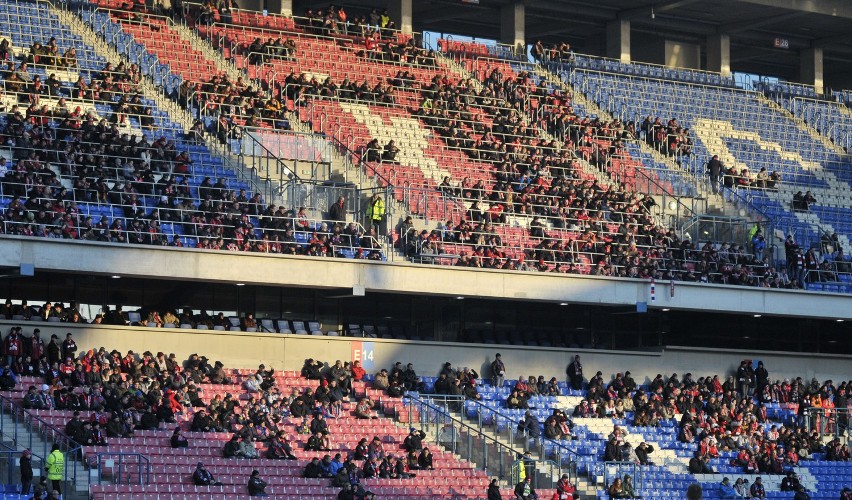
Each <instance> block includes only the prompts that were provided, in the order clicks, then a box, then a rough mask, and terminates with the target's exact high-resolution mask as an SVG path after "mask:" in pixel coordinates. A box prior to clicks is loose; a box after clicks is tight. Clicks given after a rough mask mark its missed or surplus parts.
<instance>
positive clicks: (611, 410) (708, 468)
mask: <svg viewBox="0 0 852 500" xmlns="http://www.w3.org/2000/svg"><path fill="white" fill-rule="evenodd" d="M6 312H9V314H6ZM27 313H29V314H38V315H41V314H42V313H44V314H45V317H51V316H56V317H60V318H62V319H63V320H66V321H67V320H68V318H71V317H74V316H78V315H79V313H78V312H77V311H76V309H75V305H74V304H73V303H72V304H70V306H69V308H68V309H67V310H66V309H65V308H64V307H63V304H46V305H45V306H43V307H41V308H29V307H28V306H27V305H26V304H25V303H24V304H21V305H20V306H18V307H17V308H16V307H15V306H13V305H12V304H11V303H9V302H7V304H6V305H5V306H4V316H10V315H17V314H27ZM106 319H107V321H126V319H125V317H124V316H123V312H122V311H121V308H116V311H113V312H109V313H108V315H107V317H106ZM3 355H4V356H3V359H2V361H0V364H2V367H0V385H2V386H3V387H4V388H11V387H14V386H15V385H16V383H17V382H18V378H19V377H20V376H37V377H41V378H43V381H44V383H43V385H40V386H39V385H32V386H30V387H28V388H27V390H26V392H25V394H24V395H23V397H22V405H23V406H24V407H25V408H29V409H40V410H46V409H65V410H74V411H75V414H74V416H73V417H72V418H71V419H70V420H69V421H68V423H67V424H66V427H65V431H66V434H67V435H68V436H69V437H71V438H72V439H73V440H74V441H75V442H78V443H80V444H82V445H84V446H92V447H97V446H105V445H107V443H109V441H110V439H111V438H132V437H133V436H134V434H135V432H136V431H138V430H151V429H157V428H159V427H160V426H161V425H162V424H177V423H178V422H179V421H183V420H186V421H188V422H189V429H188V430H190V431H191V432H228V433H231V434H232V438H231V439H230V440H229V441H228V442H227V443H226V444H225V445H224V448H223V450H222V453H223V456H224V457H228V458H234V459H239V458H242V459H256V458H260V457H261V456H263V457H265V458H269V459H282V460H293V459H295V458H296V456H295V453H294V446H295V445H294V443H291V442H290V441H289V440H288V438H287V434H286V432H284V429H283V427H282V426H283V425H284V424H285V423H286V422H294V423H295V430H296V432H297V433H299V434H303V435H305V436H307V440H306V443H305V450H307V451H313V452H317V453H321V454H322V453H323V452H325V453H324V454H322V455H321V456H320V455H318V456H316V457H315V458H314V459H313V460H311V462H310V463H309V464H308V465H307V466H306V467H305V471H304V474H305V477H325V478H330V479H332V484H334V485H335V486H338V487H341V488H343V489H344V491H346V492H347V493H348V492H357V491H362V490H363V487H362V486H361V483H360V481H361V479H364V478H373V477H379V478H385V479H396V478H410V477H415V476H416V474H417V471H418V470H423V469H430V468H432V467H433V465H432V459H431V453H430V451H429V450H428V447H427V446H424V443H423V440H424V438H425V435H424V434H423V433H422V432H420V431H418V430H417V429H416V428H413V427H412V428H411V429H410V433H409V435H408V436H407V437H406V439H405V441H404V442H403V443H402V447H403V448H404V452H400V453H397V454H394V453H393V450H386V449H385V444H384V443H383V441H382V439H381V438H379V437H378V436H374V437H372V438H370V437H365V438H363V439H361V440H360V441H359V443H358V444H357V446H356V447H355V448H354V450H353V452H352V454H351V456H348V457H343V456H342V454H340V453H337V454H335V455H333V454H332V453H331V450H334V449H337V446H336V445H334V444H333V440H334V436H332V435H331V433H330V431H329V429H330V427H329V423H328V422H329V421H333V420H334V419H338V418H342V417H345V416H347V415H352V416H354V417H356V418H359V419H374V418H377V417H378V414H377V412H376V410H377V404H376V403H375V402H374V401H372V400H371V399H370V398H369V397H368V396H367V395H364V396H360V395H356V394H355V391H354V384H355V383H356V382H361V381H365V380H366V372H365V370H364V369H363V368H362V367H361V365H360V363H359V362H357V361H356V362H353V363H348V362H346V363H344V362H342V361H340V360H338V361H336V362H335V363H334V364H328V365H327V364H325V363H324V362H322V361H318V360H314V359H307V360H305V363H304V366H303V368H302V370H301V376H302V377H304V378H306V379H308V380H316V381H318V382H319V385H318V387H317V388H316V389H315V390H314V389H312V388H305V389H304V390H299V389H296V388H293V389H292V390H291V391H289V392H290V393H289V394H285V393H284V392H283V391H282V389H281V388H280V387H279V385H278V382H277V380H276V377H275V371H274V369H273V368H271V367H269V368H267V367H266V366H265V365H260V366H259V367H258V369H257V370H256V371H255V372H254V374H252V375H250V376H247V377H244V378H243V379H242V382H241V385H242V389H243V390H245V392H246V393H248V398H247V399H241V398H238V397H235V396H234V395H233V394H227V395H225V396H224V397H223V396H222V395H221V394H217V395H215V396H214V397H213V398H212V399H210V400H209V401H206V400H205V399H207V398H204V397H203V396H204V391H203V389H202V388H201V384H207V383H211V384H234V383H237V380H236V379H235V378H233V376H232V375H231V374H230V371H229V370H226V369H225V368H224V365H223V363H221V362H218V361H217V362H211V360H209V359H207V358H206V357H203V356H199V355H197V354H193V355H191V356H190V357H189V358H188V359H187V360H186V361H183V362H181V361H179V360H178V359H177V358H176V356H175V355H174V354H171V355H166V354H165V353H163V352H158V353H156V354H153V353H151V352H148V351H146V352H144V353H141V354H138V353H134V352H133V351H128V352H127V353H121V352H119V351H115V350H113V351H107V350H106V349H105V348H100V349H98V350H89V351H87V352H85V353H82V355H81V353H78V348H77V345H76V342H75V340H74V338H73V336H72V334H70V333H69V334H67V336H66V337H65V339H60V338H59V337H58V336H56V335H53V336H52V337H51V338H50V339H49V341H48V342H45V340H43V339H41V338H40V332H39V330H38V329H35V330H34V331H33V335H32V336H31V337H25V336H24V335H23V333H22V329H21V328H19V327H14V328H12V329H11V331H10V333H9V334H8V335H7V336H6V337H5V338H4V341H3ZM491 370H492V371H493V372H494V373H492V374H491V375H492V377H494V380H497V381H502V379H501V378H500V377H502V376H503V374H504V373H505V370H506V367H505V365H504V364H503V363H502V359H495V361H494V363H493V364H492V367H491ZM566 373H567V374H568V384H569V386H571V387H572V388H573V387H577V386H580V387H581V388H582V389H584V396H583V400H582V402H581V403H580V404H578V405H577V406H576V407H575V408H574V410H573V412H571V411H570V410H562V409H560V408H554V409H553V412H552V415H550V416H548V418H547V419H546V420H545V421H544V423H543V424H542V423H540V422H539V421H538V419H537V418H536V416H535V414H533V413H532V412H530V411H527V412H526V413H525V415H524V417H523V418H522V419H521V420H520V422H519V424H518V432H522V433H525V434H526V435H527V436H528V437H531V438H534V439H539V438H546V439H572V428H573V427H574V423H573V422H572V419H571V417H573V418H631V419H632V422H631V423H632V425H635V426H659V425H661V422H662V421H663V420H671V419H674V418H678V419H679V423H678V434H677V436H678V440H679V441H680V442H682V443H688V444H691V445H694V446H695V451H694V456H693V458H692V459H691V460H690V463H689V471H690V472H692V473H695V474H701V473H712V472H713V467H712V465H711V462H712V460H714V459H717V458H719V457H720V456H721V453H722V452H734V453H736V455H735V458H733V459H732V460H731V465H735V466H738V467H741V468H742V470H743V472H744V473H753V474H785V473H787V472H788V471H789V470H790V468H791V467H793V466H796V465H797V464H799V462H800V461H803V460H809V459H811V458H812V456H813V454H814V453H821V454H822V459H823V460H835V461H848V460H850V455H849V449H848V445H845V444H843V443H842V442H841V441H840V440H839V439H834V440H832V441H830V442H828V443H826V444H823V442H822V435H823V432H825V431H827V430H828V428H829V426H837V428H838V431H840V432H841V433H842V431H844V430H846V429H848V425H849V421H848V413H843V412H841V413H836V414H835V413H834V410H835V409H836V408H846V407H847V406H848V403H849V400H848V396H847V392H848V391H849V389H850V387H852V383H850V382H845V381H844V382H841V383H839V385H835V384H834V382H833V381H832V380H826V381H823V382H819V381H818V380H817V379H812V380H810V381H809V382H808V381H804V380H802V378H795V379H784V380H783V381H782V380H780V379H776V380H773V379H772V378H771V377H770V374H769V371H768V369H767V368H766V367H765V366H764V364H763V363H762V362H758V363H757V364H756V365H755V364H753V363H752V361H751V360H743V361H742V363H741V364H740V367H739V369H738V370H737V371H736V372H735V373H734V374H732V375H729V376H727V377H724V376H721V377H720V375H707V376H701V377H698V378H694V377H693V375H692V374H691V373H686V374H684V375H683V376H682V377H680V376H678V374H672V375H671V376H668V377H666V376H663V375H662V374H658V375H657V376H656V377H654V378H653V379H652V380H651V381H650V383H649V384H647V386H645V385H640V384H638V383H637V382H636V380H635V379H634V378H633V377H632V375H631V373H630V372H629V371H626V372H624V373H618V374H616V375H615V376H614V377H612V378H611V379H610V380H605V379H604V376H603V373H602V372H601V371H597V372H596V373H595V375H594V376H592V377H591V378H590V379H589V380H588V381H586V380H585V379H584V376H583V367H582V365H581V364H580V360H579V358H576V359H574V360H572V363H571V365H570V366H569V367H568V369H567V370H566ZM480 383H481V377H480V374H479V373H477V372H476V370H473V369H471V368H468V367H462V368H456V367H454V366H453V365H452V364H451V363H449V362H448V363H445V364H444V365H443V366H442V367H441V369H440V371H439V374H438V378H437V380H436V381H435V383H434V392H435V393H436V394H446V395H454V396H460V397H461V399H467V400H479V399H482V398H481V395H480V393H479V390H478V385H479V384H480ZM371 386H372V388H373V389H376V390H381V391H383V392H384V393H385V394H386V395H387V396H388V397H390V398H398V397H401V396H402V395H403V394H404V393H405V392H406V391H417V392H424V391H426V390H427V387H426V384H424V382H423V380H422V378H421V377H420V376H419V375H418V374H417V372H416V371H415V369H414V366H413V364H411V363H408V364H407V365H404V364H403V363H402V362H397V363H395V364H394V366H393V367H392V368H391V369H390V370H388V369H384V368H383V369H381V370H380V371H378V372H377V373H376V375H375V377H374V378H373V380H372V381H371ZM510 386H511V391H510V393H509V396H508V398H507V400H506V402H505V404H506V406H507V407H509V408H525V405H527V401H529V399H530V398H532V397H534V396H536V395H544V396H556V395H559V394H560V393H561V391H560V388H559V384H558V382H557V380H556V378H555V377H552V378H551V379H550V380H547V379H546V378H545V377H544V376H538V377H536V376H528V377H523V376H522V377H519V378H518V379H517V381H515V382H513V383H511V384H510ZM769 403H783V404H788V403H789V404H797V405H798V407H797V412H798V413H797V415H798V418H797V421H796V423H795V424H790V423H780V422H774V421H770V419H769V416H768V414H767V407H766V405H767V404H769ZM526 407H528V406H526ZM189 409H192V411H190V410H189ZM457 409H460V407H459V408H457ZM809 409H818V410H822V411H823V412H828V413H812V412H809V411H808V410H809ZM83 411H86V412H89V413H90V417H88V418H81V416H80V415H81V413H80V412H83ZM350 412H351V413H350ZM569 413H570V415H571V417H569ZM184 415H185V416H184ZM190 415H191V418H190ZM626 435H627V431H626V429H624V427H620V426H618V425H616V426H615V427H614V429H613V432H612V433H611V434H610V436H609V438H608V440H607V444H606V447H605V450H604V452H605V453H604V456H605V460H611V461H625V460H627V461H633V462H635V463H637V464H639V465H649V464H652V463H653V462H652V461H651V458H650V456H651V454H652V453H653V452H654V451H655V450H654V448H653V447H652V446H650V445H648V444H647V443H644V442H643V443H641V444H640V445H639V446H637V447H636V448H635V449H633V448H632V447H631V445H630V444H629V443H628V442H627V439H626ZM190 440H191V437H190V438H188V437H187V435H185V434H184V429H181V427H180V425H178V426H177V427H176V428H175V430H174V433H173V435H172V438H171V445H172V446H173V447H175V448H180V447H187V446H190V444H191V443H190ZM256 443H260V445H258V444H256ZM356 461H363V463H362V464H361V465H358V464H356V463H355V462H356ZM199 470H203V467H200V469H199ZM208 474H209V473H208ZM196 475H197V476H199V478H200V479H196V482H198V481H202V483H198V484H214V481H215V479H214V478H213V477H212V475H209V477H207V475H205V474H203V473H199V474H196ZM196 475H194V476H196ZM204 477H206V479H204ZM258 479H259V478H258ZM619 479H620V480H621V482H620V484H616V485H609V489H610V493H611V494H612V493H613V491H615V492H616V495H617V492H618V490H619V488H620V489H621V490H622V491H628V490H629V489H630V487H631V486H632V485H631V484H626V483H628V481H626V480H625V479H624V478H619ZM204 481H206V482H204ZM261 481H262V479H261ZM788 482H789V483H790V484H789V485H787V486H788V487H789V488H792V489H791V491H795V490H796V489H797V488H798V485H797V484H793V483H794V482H793V480H792V479H790V481H788ZM255 483H256V487H259V483H257V482H256V481H255ZM755 483H758V481H755ZM737 486H741V487H742V486H743V483H742V482H740V483H739V485H733V486H731V487H732V488H736V487H737ZM745 486H748V485H747V484H745ZM613 488H614V490H613ZM752 488H754V486H753V485H752ZM362 493H365V494H366V493H367V492H366V490H363V491H362ZM616 497H618V496H616ZM630 497H631V496H628V497H623V496H622V497H618V498H630Z"/></svg>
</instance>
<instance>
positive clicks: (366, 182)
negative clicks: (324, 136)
mask: <svg viewBox="0 0 852 500" xmlns="http://www.w3.org/2000/svg"><path fill="white" fill-rule="evenodd" d="M168 27H169V29H171V30H173V31H174V32H175V33H176V34H177V35H178V36H179V37H180V39H181V40H183V41H184V42H185V43H187V44H188V45H189V46H190V47H192V48H193V50H196V51H198V52H199V53H200V54H202V55H203V56H204V58H205V59H206V60H207V61H209V62H211V63H213V64H215V65H216V67H217V68H218V69H219V71H220V72H221V73H225V74H227V75H228V78H229V79H230V80H231V81H237V79H238V78H243V79H245V78H246V77H249V75H248V73H247V72H245V71H243V69H240V68H238V67H237V65H236V64H235V63H234V60H233V59H228V58H226V57H225V56H224V55H223V54H222V52H220V51H218V50H216V49H214V48H213V46H212V45H211V44H210V43H208V42H207V41H206V40H205V39H204V38H202V37H201V36H199V34H198V32H197V31H195V30H193V29H190V28H189V27H187V26H186V25H184V24H180V23H174V22H171V21H169V22H168ZM252 82H253V83H254V86H255V88H262V87H263V85H262V82H261V81H260V80H259V79H254V80H252ZM288 114H289V117H290V126H291V127H292V129H293V130H294V131H296V132H302V133H307V134H310V133H313V130H311V129H310V126H309V125H308V124H306V123H304V122H302V121H301V120H299V119H298V117H297V116H296V114H295V113H294V112H292V111H290V112H289V113H288ZM331 151H332V160H331V168H330V176H329V178H328V179H327V180H329V181H334V182H354V183H355V184H356V185H358V187H360V188H367V189H375V188H378V187H379V184H378V183H377V182H376V180H375V179H374V178H372V177H368V176H359V175H357V172H356V170H357V169H358V168H359V167H358V166H357V165H355V164H354V163H353V162H352V161H349V159H348V158H347V157H346V156H344V155H343V154H341V152H340V151H338V150H337V148H331ZM395 208H396V209H397V210H395V212H397V213H400V212H399V211H400V210H402V209H405V208H406V207H405V205H404V204H402V203H398V204H397V205H395ZM402 213H405V212H402ZM413 217H415V218H416V217H417V216H416V215H414V216H413ZM403 218H404V217H403ZM424 222H425V221H424ZM418 227H419V226H418Z"/></svg>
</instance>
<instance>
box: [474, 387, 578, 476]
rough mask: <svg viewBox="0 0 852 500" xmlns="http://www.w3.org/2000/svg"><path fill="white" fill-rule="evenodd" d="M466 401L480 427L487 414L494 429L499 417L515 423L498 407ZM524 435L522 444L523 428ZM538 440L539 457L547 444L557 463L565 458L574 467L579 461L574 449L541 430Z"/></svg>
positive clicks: (543, 456)
mask: <svg viewBox="0 0 852 500" xmlns="http://www.w3.org/2000/svg"><path fill="white" fill-rule="evenodd" d="M468 403H472V404H473V405H474V406H475V407H476V414H477V419H478V421H479V426H480V427H482V426H484V425H486V423H485V421H487V420H488V416H490V417H491V420H492V422H493V423H494V427H495V429H496V428H497V427H498V421H499V420H500V419H504V420H505V421H506V422H511V423H512V424H516V423H517V421H516V420H515V419H513V418H512V417H510V416H509V415H507V414H505V413H503V412H502V411H501V410H500V409H497V408H492V407H490V406H488V405H486V404H485V403H483V402H482V401H478V400H468ZM483 417H484V418H483ZM524 436H525V439H524V445H525V446H527V445H528V444H529V441H528V439H526V436H527V433H526V430H524ZM513 438H514V433H513V434H512V435H510V441H511V440H513ZM538 440H539V445H540V446H539V451H538V454H539V457H542V458H545V456H546V453H545V446H544V445H545V444H549V445H551V446H552V447H553V448H554V450H555V451H554V452H553V454H552V456H554V457H555V458H556V462H557V463H559V464H561V463H563V459H567V460H568V463H569V464H573V465H574V466H575V467H576V463H577V462H578V461H579V454H578V453H577V452H576V451H574V450H572V449H570V448H568V447H566V446H565V445H563V444H562V443H560V442H558V441H556V440H554V439H550V438H547V437H544V435H543V432H542V435H540V436H539V438H538ZM563 455H564V457H563ZM575 479H576V478H575Z"/></svg>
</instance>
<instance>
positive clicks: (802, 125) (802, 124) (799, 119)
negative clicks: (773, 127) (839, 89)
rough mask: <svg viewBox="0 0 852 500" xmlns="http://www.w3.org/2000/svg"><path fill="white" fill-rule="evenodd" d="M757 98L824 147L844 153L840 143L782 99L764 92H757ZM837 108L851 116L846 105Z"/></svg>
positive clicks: (851, 112) (851, 113)
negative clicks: (771, 96) (786, 105)
mask: <svg viewBox="0 0 852 500" xmlns="http://www.w3.org/2000/svg"><path fill="white" fill-rule="evenodd" d="M757 99H758V100H760V101H763V102H764V103H765V104H766V105H767V106H769V107H770V108H773V109H775V110H776V111H777V112H779V113H781V114H783V115H785V116H787V117H788V118H789V119H790V120H792V121H793V122H795V124H796V126H797V127H798V128H799V129H801V130H802V131H804V132H806V133H807V134H808V135H810V136H811V137H812V138H814V139H815V140H817V141H819V142H821V143H822V144H823V145H824V146H825V147H826V148H828V149H831V150H833V151H834V152H836V153H837V154H841V155H842V154H846V153H845V151H844V150H843V147H842V146H841V145H839V144H837V143H835V142H834V141H832V140H831V138H830V137H828V136H827V135H826V134H824V133H821V132H820V131H819V130H817V129H816V128H815V126H814V125H812V124H810V123H808V122H807V121H806V120H805V119H804V117H803V116H801V115H799V114H797V113H796V112H795V109H793V110H790V109H787V108H785V107H784V105H783V99H779V100H774V99H771V98H770V97H768V96H767V95H766V94H759V95H758V96H757ZM779 101H781V102H779ZM838 108H842V109H845V110H846V114H847V115H848V116H849V117H852V111H850V110H849V108H847V107H846V106H838Z"/></svg>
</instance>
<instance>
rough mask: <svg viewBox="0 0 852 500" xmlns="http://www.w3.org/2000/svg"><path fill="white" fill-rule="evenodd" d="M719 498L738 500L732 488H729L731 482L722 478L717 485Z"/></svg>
mask: <svg viewBox="0 0 852 500" xmlns="http://www.w3.org/2000/svg"><path fill="white" fill-rule="evenodd" d="M719 498H739V495H738V494H737V492H736V490H734V487H733V486H731V481H730V479H728V478H723V479H722V483H721V484H719Z"/></svg>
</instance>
